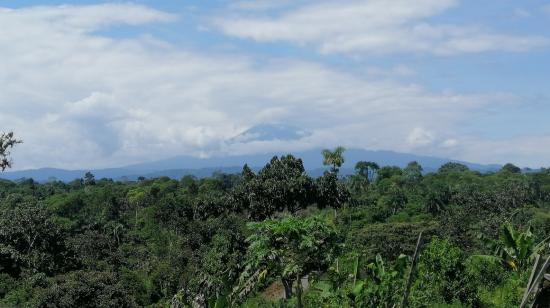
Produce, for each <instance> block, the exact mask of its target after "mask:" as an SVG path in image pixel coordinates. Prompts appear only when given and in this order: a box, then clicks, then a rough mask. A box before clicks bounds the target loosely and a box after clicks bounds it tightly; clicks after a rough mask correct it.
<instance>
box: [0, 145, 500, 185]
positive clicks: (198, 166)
mask: <svg viewBox="0 0 550 308" xmlns="http://www.w3.org/2000/svg"><path fill="white" fill-rule="evenodd" d="M286 154H288V153H287V152H271V153H264V154H250V155H235V156H214V157H209V158H198V157H193V156H177V157H173V158H169V159H163V160H159V161H153V162H145V163H140V164H134V165H129V166H124V167H120V168H108V169H96V170H85V169H82V170H64V169H55V168H41V169H33V170H21V171H9V172H5V173H2V174H0V178H3V179H7V180H19V179H22V178H33V179H34V180H36V181H39V182H45V181H49V180H53V179H54V178H55V179H56V180H61V181H72V180H74V179H78V178H82V177H83V176H84V174H85V173H86V172H87V171H91V172H92V173H93V174H94V175H95V177H96V178H98V179H99V178H112V179H116V180H120V179H129V180H135V179H137V178H138V177H140V176H144V177H159V176H168V177H171V178H176V179H178V178H181V177H182V176H184V175H194V176H197V177H205V176H210V175H212V173H214V172H216V171H220V172H226V173H236V172H239V171H240V170H241V168H242V166H243V165H244V164H248V165H249V166H251V167H252V168H253V169H256V170H257V169H259V168H261V167H262V166H264V165H265V164H266V163H267V162H268V161H269V160H271V158H272V157H273V156H275V155H278V156H280V155H286ZM291 154H292V155H294V156H295V157H299V158H301V159H302V160H303V162H304V167H305V168H306V170H307V172H308V173H309V174H311V175H312V176H318V175H320V174H322V172H323V171H324V170H326V167H324V166H323V164H322V156H321V149H315V150H309V151H302V152H294V153H291ZM344 156H345V159H346V161H345V163H344V165H343V167H342V169H341V173H342V174H344V175H346V174H351V173H353V167H354V166H355V163H357V162H358V161H361V160H365V161H374V162H376V163H378V164H379V165H380V166H399V167H404V166H406V165H407V163H409V162H411V161H417V162H418V163H420V164H421V165H422V167H423V168H424V171H426V172H430V171H435V170H437V169H438V168H439V167H440V166H441V165H443V164H445V163H447V162H450V161H452V162H460V163H463V164H465V165H466V166H468V167H469V168H470V169H472V170H477V171H482V172H488V171H496V170H498V169H500V168H501V166H500V165H496V164H490V165H484V164H476V163H469V162H462V161H457V160H452V159H445V158H437V157H430V156H421V155H415V154H406V153H398V152H393V151H371V150H363V149H348V150H347V151H346V152H345V153H344Z"/></svg>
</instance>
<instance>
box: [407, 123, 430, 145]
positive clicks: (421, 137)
mask: <svg viewBox="0 0 550 308" xmlns="http://www.w3.org/2000/svg"><path fill="white" fill-rule="evenodd" d="M434 140H435V136H434V134H433V133H432V132H430V131H428V130H426V129H424V128H421V127H415V128H414V129H413V130H412V131H411V133H410V134H409V136H408V137H407V142H408V143H409V144H410V145H412V146H425V145H429V144H431V143H433V142H434Z"/></svg>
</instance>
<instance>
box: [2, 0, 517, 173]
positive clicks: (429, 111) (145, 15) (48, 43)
mask: <svg viewBox="0 0 550 308" xmlns="http://www.w3.org/2000/svg"><path fill="white" fill-rule="evenodd" d="M424 2H425V1H424ZM442 3H447V4H448V3H449V2H448V1H442ZM443 6H444V5H442V4H439V5H435V6H434V8H432V10H431V11H433V10H441V7H443ZM428 13H430V10H428V12H426V13H425V14H428ZM400 14H401V15H403V16H408V15H410V14H413V13H410V12H408V11H406V10H405V11H404V12H401V13H400ZM414 14H419V13H416V12H415V13H414ZM414 14H413V15H414ZM398 15H399V14H398ZM173 18H174V17H173V16H170V15H167V14H165V13H163V12H159V11H156V10H153V9H150V8H147V7H143V6H138V5H132V4H124V5H97V6H96V5H92V6H71V7H66V6H62V7H40V8H28V9H18V10H7V9H3V10H0V67H2V69H1V70H0V108H2V113H1V114H0V123H2V128H6V129H10V130H11V129H13V130H14V131H15V132H16V134H17V135H18V137H20V138H22V139H24V141H25V143H24V144H22V145H20V146H18V147H17V149H16V150H15V151H14V152H13V154H14V159H15V163H16V164H15V166H16V168H19V169H21V168H28V167H43V166H54V167H64V168H92V167H106V166H120V165H124V164H130V163H133V162H140V161H144V160H156V159H161V158H165V157H170V156H174V155H179V154H195V155H200V154H205V153H206V154H207V153H209V152H212V151H227V152H231V153H237V152H240V153H242V152H248V153H250V152H254V151H267V150H269V149H278V150H281V149H287V150H296V149H304V148H311V147H317V146H332V145H335V144H342V145H344V146H348V147H370V148H375V149H391V150H397V151H412V150H415V149H417V146H418V144H420V145H422V144H425V150H428V149H430V146H431V144H430V142H431V143H432V144H433V147H432V148H434V149H436V150H437V147H438V145H437V144H438V143H439V142H440V139H438V138H453V137H452V133H453V131H454V130H455V129H456V128H457V126H458V125H459V124H461V123H462V121H464V120H465V119H467V118H469V117H471V116H472V114H475V113H476V112H482V111H483V110H484V108H486V107H490V106H502V104H503V102H506V101H507V100H509V99H510V98H509V97H508V96H502V95H497V94H470V95H462V94H456V93H451V92H449V93H434V92H430V91H428V90H426V89H424V88H422V87H421V86H418V85H414V84H403V83H399V82H394V81H391V78H384V79H383V80H375V79H372V76H370V77H361V76H357V75H354V74H351V73H347V72H342V71H339V70H336V69H333V68H330V67H327V66H325V65H321V64H317V63H312V62H307V61H292V60H271V61H267V62H265V61H262V62H258V61H255V60H254V59H253V58H250V57H245V56H240V57H239V56H226V55H220V54H211V53H208V52H207V51H201V52H194V51H188V50H185V49H182V48H179V47H175V46H171V45H170V44H168V43H166V42H162V41H158V40H156V39H155V38H151V37H146V36H144V37H137V38H123V39H122V38H119V39H115V38H112V37H108V36H106V35H105V34H100V33H98V32H96V30H98V29H101V28H102V27H105V26H106V25H112V24H116V23H122V24H130V25H134V24H141V23H146V22H167V21H170V20H172V19H173ZM81 19H82V20H81ZM397 71H407V70H406V69H397ZM396 74H398V75H399V73H398V72H397V73H396ZM274 122H284V123H288V124H290V125H294V126H297V127H302V128H304V129H307V130H308V131H311V132H312V134H311V135H310V136H307V137H305V138H304V139H302V140H300V141H289V142H281V141H275V142H264V143H261V142H260V143H250V144H241V145H239V146H238V147H235V146H233V147H232V146H229V147H225V146H223V145H224V142H223V141H224V140H226V139H228V138H231V137H233V136H235V135H237V134H239V133H240V132H242V131H244V130H245V129H247V128H249V127H250V126H253V125H256V124H259V123H274ZM417 123H429V124H426V125H427V126H426V127H424V128H423V129H425V130H426V131H422V130H420V131H419V133H418V134H417V136H413V137H414V138H411V136H410V133H411V129H414V128H415V127H417V126H416V125H417ZM435 131H437V132H438V133H437V137H438V138H435V137H434V136H433V135H435V134H434V133H431V132H435ZM430 139H433V140H432V141H430ZM408 140H409V141H410V140H412V143H409V142H407V141H408ZM441 140H444V139H441ZM461 147H462V142H461V143H460V146H459V148H461ZM459 150H461V149H455V150H454V151H456V153H458V154H457V155H460V153H461V152H458V151H459ZM464 155H466V156H467V157H470V156H469V155H471V154H469V153H466V154H464ZM471 157H472V160H476V159H475V156H471Z"/></svg>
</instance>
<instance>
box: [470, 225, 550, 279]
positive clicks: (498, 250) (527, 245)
mask: <svg viewBox="0 0 550 308" xmlns="http://www.w3.org/2000/svg"><path fill="white" fill-rule="evenodd" d="M549 240H550V237H547V238H545V239H543V240H542V241H540V242H538V243H537V242H536V239H535V236H534V235H533V232H532V231H531V227H530V226H529V227H528V228H527V230H525V231H523V232H522V231H520V230H517V229H515V228H514V226H512V224H510V223H505V224H503V225H502V226H501V227H500V230H499V239H498V241H489V247H490V248H491V250H492V251H493V255H492V256H477V257H480V258H484V259H487V260H490V261H498V262H500V263H502V264H504V265H505V266H506V267H507V268H509V269H511V270H512V271H515V272H517V271H520V270H524V269H526V268H528V267H529V266H530V264H532V263H533V260H534V259H535V256H536V255H537V254H540V253H542V252H543V251H544V250H545V249H546V248H548V245H547V244H548V242H549Z"/></svg>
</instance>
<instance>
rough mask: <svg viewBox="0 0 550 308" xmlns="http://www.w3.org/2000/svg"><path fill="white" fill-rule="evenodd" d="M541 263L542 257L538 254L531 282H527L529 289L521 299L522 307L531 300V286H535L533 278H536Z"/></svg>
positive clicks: (527, 288) (530, 278) (530, 277)
mask: <svg viewBox="0 0 550 308" xmlns="http://www.w3.org/2000/svg"><path fill="white" fill-rule="evenodd" d="M539 261H540V255H539V254H537V257H536V258H535V264H534V265H533V269H532V270H531V275H530V276H529V281H527V287H526V288H525V292H524V293H523V298H522V299H521V305H525V302H526V301H527V299H528V298H529V290H530V289H531V285H532V284H533V278H535V275H536V274H537V269H538V267H539Z"/></svg>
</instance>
